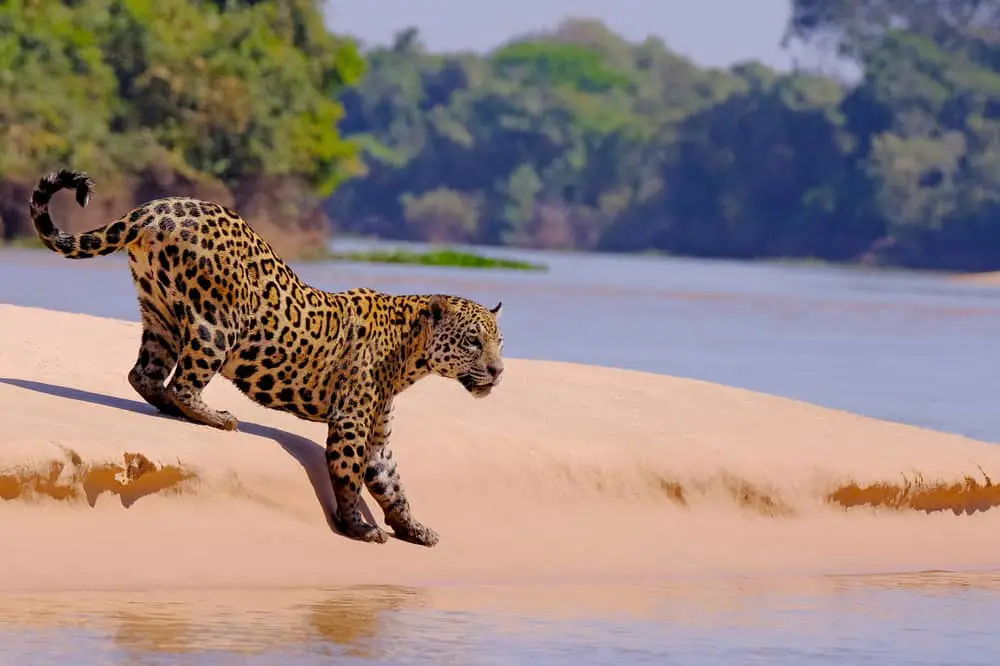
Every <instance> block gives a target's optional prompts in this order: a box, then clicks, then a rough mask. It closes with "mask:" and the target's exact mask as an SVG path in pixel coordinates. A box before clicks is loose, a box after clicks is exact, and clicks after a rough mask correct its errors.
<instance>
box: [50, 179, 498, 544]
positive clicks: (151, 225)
mask: <svg viewBox="0 0 1000 666" xmlns="http://www.w3.org/2000/svg"><path fill="white" fill-rule="evenodd" d="M92 187H93V184H92V182H91V181H90V179H89V178H88V177H87V175H86V174H84V173H81V172H78V171H68V170H63V171H59V172H56V173H51V174H49V175H47V176H45V177H44V178H42V179H41V180H40V181H39V183H38V185H37V187H36V188H35V191H34V193H33V194H32V197H31V203H30V207H31V215H32V219H33V221H34V226H35V230H36V231H37V233H38V236H39V237H40V238H41V240H42V242H43V243H44V244H45V246H46V247H48V248H49V249H51V250H53V251H55V252H59V253H61V254H62V255H64V256H66V257H68V258H71V259H86V258H89V257H95V256H99V255H107V254H111V253H113V252H115V251H118V250H121V249H125V250H126V251H127V252H128V261H129V268H130V271H131V274H132V279H133V281H134V282H135V286H136V291H137V293H138V298H139V309H140V314H141V318H142V339H141V344H140V347H139V352H138V357H137V359H136V362H135V365H134V366H133V367H132V369H131V370H130V371H129V373H128V380H129V383H130V384H131V385H132V387H133V388H134V389H135V390H136V392H138V393H139V395H141V396H142V397H143V399H144V400H146V401H147V402H148V403H150V404H151V405H153V406H155V407H156V408H157V409H159V410H160V411H161V412H164V413H166V414H169V415H173V416H175V417H179V418H186V419H188V420H190V421H193V422H195V423H199V424H204V425H208V426H212V427H215V428H220V429H223V430H235V429H236V427H237V420H236V418H235V417H234V416H233V415H232V414H230V413H228V412H224V411H216V410H215V409H212V408H211V407H209V406H208V405H206V404H205V403H204V402H203V401H202V397H201V395H202V391H203V389H204V388H205V386H206V385H207V384H208V382H209V381H210V380H211V379H212V378H213V377H215V375H216V374H221V375H222V376H223V377H225V378H227V379H228V380H230V381H231V382H233V384H235V385H236V387H237V388H238V389H239V390H240V391H241V392H242V393H243V394H245V395H246V396H248V397H249V398H250V399H251V400H253V401H254V402H256V403H258V404H260V405H263V406H265V407H268V408H270V409H277V410H281V411H285V412H290V413H292V414H295V415H296V416H298V417H300V418H303V419H306V420H309V421H322V422H325V423H327V424H328V435H327V440H326V458H327V464H328V467H329V471H330V480H331V483H332V485H333V491H334V495H335V496H336V498H337V509H336V515H335V516H334V521H335V524H336V525H337V527H338V529H339V530H340V531H341V532H343V533H344V534H346V535H348V536H350V537H353V538H355V539H360V540H363V541H369V542H378V543H384V542H385V541H386V539H387V534H386V532H384V531H383V530H382V529H380V528H379V527H378V526H377V525H371V524H369V523H367V522H365V520H364V519H363V517H362V515H361V511H360V492H361V489H362V487H367V488H368V491H369V492H370V493H371V495H372V496H373V497H374V499H375V500H376V501H377V502H378V504H379V505H380V507H381V508H382V511H383V513H384V515H385V522H386V524H387V525H388V526H389V527H390V528H392V530H393V531H394V532H395V534H396V535H397V536H398V537H400V538H401V539H404V540H407V541H410V542H413V543H418V544H423V545H427V546H432V545H434V544H435V543H437V541H438V536H437V534H435V532H434V531H433V530H431V529H429V528H427V527H425V526H424V525H422V524H421V523H419V522H418V521H417V520H416V519H414V517H413V515H412V513H411V510H410V505H409V502H408V501H407V499H406V493H405V491H404V489H403V485H402V482H401V481H400V477H399V472H398V470H397V468H396V463H395V462H394V461H393V459H392V448H391V446H390V443H389V436H390V432H391V417H392V409H393V401H394V400H395V398H396V396H397V395H399V393H400V392H402V391H403V390H405V389H406V388H408V387H409V386H411V385H412V384H413V383H414V382H416V381H418V380H419V379H421V378H423V377H425V376H427V375H429V374H431V373H435V374H438V375H441V376H444V377H448V378H453V379H456V380H458V381H459V382H460V383H461V384H462V386H463V387H465V389H467V390H468V392H469V393H471V394H472V395H473V396H476V397H485V396H487V395H489V394H490V392H491V391H492V390H493V388H494V387H496V386H497V385H498V384H499V382H500V378H501V375H502V373H503V359H502V349H503V336H502V334H501V332H500V330H499V327H498V324H497V320H498V317H499V315H500V309H501V304H500V303H497V305H496V307H494V308H492V309H487V308H486V307H484V306H482V305H480V304H478V303H476V302H474V301H471V300H468V299H465V298H460V297H457V296H450V295H444V294H417V295H402V296H394V295H389V294H383V293H379V292H376V291H373V290H371V289H352V290H350V291H346V292H336V293H331V292H326V291H322V290H320V289H316V288H314V287H311V286H309V285H307V284H305V283H304V282H302V280H300V279H299V277H298V276H296V274H295V273H294V272H293V271H292V269H291V268H290V267H289V266H288V265H286V264H285V262H284V261H282V260H281V259H280V258H279V257H278V256H277V255H276V254H275V253H274V251H273V250H272V249H271V247H270V246H269V245H268V244H267V243H266V242H265V241H264V240H263V239H262V238H261V237H260V236H258V235H257V234H256V233H255V232H254V231H253V230H252V229H251V228H250V227H249V226H248V225H247V224H246V222H244V220H243V219H242V218H241V217H240V216H239V215H237V214H236V213H235V212H233V211H232V210H229V209H228V208H226V207H224V206H220V205H219V204H216V203H212V202H208V201H200V200H196V199H190V198H180V197H172V198H163V199H157V200H154V201H150V202H149V203H146V204H144V205H141V206H138V207H136V208H135V209H133V210H131V211H129V212H128V213H126V214H125V215H123V216H122V217H120V218H118V219H117V220H114V221H112V222H111V223H109V224H108V225H106V226H104V227H100V228H98V229H94V230H91V231H88V232H85V233H81V234H77V235H74V234H68V233H65V232H63V231H60V230H59V229H57V228H56V226H55V225H54V223H53V222H52V218H51V217H50V216H49V201H50V199H51V198H52V196H53V195H54V194H55V193H56V192H58V191H59V190H61V189H64V188H69V189H74V190H75V191H76V200H77V202H78V203H79V204H80V205H81V206H86V205H87V202H88V200H89V198H90V194H91V191H92ZM171 373H173V375H172V377H171ZM168 378H169V380H168Z"/></svg>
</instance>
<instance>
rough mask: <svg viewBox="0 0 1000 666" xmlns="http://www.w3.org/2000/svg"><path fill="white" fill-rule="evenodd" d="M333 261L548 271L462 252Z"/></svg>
mask: <svg viewBox="0 0 1000 666" xmlns="http://www.w3.org/2000/svg"><path fill="white" fill-rule="evenodd" d="M330 258H332V259H336V260H340V261H362V262H374V263H382V264H411V265H417V266H450V267H455V268H507V269H512V270H519V271H544V270H548V267H547V266H545V265H544V264H538V263H534V262H530V261H521V260H519V259H502V258H496V257H484V256H482V255H478V254H472V253H470V252H460V251H458V250H452V249H449V248H443V249H440V250H432V251H430V252H408V251H406V250H381V251H375V252H340V253H333V254H332V255H331V257H330Z"/></svg>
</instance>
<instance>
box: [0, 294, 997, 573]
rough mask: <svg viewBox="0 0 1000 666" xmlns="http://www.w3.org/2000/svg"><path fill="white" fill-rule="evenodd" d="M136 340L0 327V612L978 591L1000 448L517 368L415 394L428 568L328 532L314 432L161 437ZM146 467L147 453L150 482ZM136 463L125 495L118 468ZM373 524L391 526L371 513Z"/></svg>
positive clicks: (40, 322) (276, 421) (85, 324)
mask: <svg viewBox="0 0 1000 666" xmlns="http://www.w3.org/2000/svg"><path fill="white" fill-rule="evenodd" d="M138 338H139V327H138V324H136V323H132V322H125V321H117V320H111V319H102V318H97V317H91V316H86V315H78V314H69V313H61V312H53V311H47V310H41V309H35V308H24V307H15V306H8V305H0V424H2V425H0V534H2V535H3V545H2V547H0V564H2V566H0V592H14V591H56V590H59V591H66V590H98V591H107V590H150V589H153V588H192V587H195V588H201V589H204V588H208V587H218V588H222V587H229V588H260V587H271V588H279V587H291V586H335V585H356V584H382V585H405V586H421V585H444V584H447V585H461V584H466V585H469V584H473V585H490V584H503V583H508V584H514V583H517V584H544V583H560V584H570V583H595V582H631V583H632V584H642V583H643V582H651V581H668V580H681V579H686V580H694V579H702V580H703V579H706V578H718V577H729V576H745V575H811V574H852V573H867V572H871V573H884V572H900V571H921V570H929V569H934V570H988V569H994V568H997V565H998V564H1000V510H997V511H993V510H989V509H990V507H993V506H995V505H997V504H1000V488H998V487H996V486H993V485H992V480H993V479H996V480H1000V447H997V446H996V445H995V444H990V443H986V442H979V441H975V440H971V439H968V438H965V437H961V436H957V435H951V434H945V433H939V432H934V431H930V430H926V429H920V428H916V427H910V426H906V425H901V424H896V423H889V422H884V421H879V420H875V419H871V418H867V417H862V416H857V415H853V414H848V413H844V412H839V411H835V410H830V409H825V408H821V407H817V406H814V405H809V404H805V403H801V402H796V401H793V400H787V399H783V398H777V397H773V396H768V395H763V394H759V393H754V392H750V391H746V390H741V389H735V388H730V387H725V386H719V385H715V384H710V383H706V382H700V381H694V380H689V379H679V378H674V377H668V376H662V375H655V374H647V373H640V372H633V371H624V370H616V369H609V368H599V367H589V366H582V365H575V364H566V363H555V362H543V361H533V360H525V359H508V363H507V372H506V375H505V380H504V383H503V384H502V385H501V386H500V387H499V388H498V389H497V391H495V392H494V394H493V395H491V396H490V397H488V398H487V399H484V400H475V399H473V398H471V397H470V396H468V395H467V394H466V393H465V391H464V390H463V389H462V388H461V387H460V386H459V385H458V384H457V383H456V382H450V381H447V380H444V379H441V378H437V377H432V378H429V379H426V380H424V381H422V382H420V383H418V384H417V385H416V386H414V387H413V388H411V389H410V390H409V391H407V392H406V393H404V394H403V395H402V396H400V398H399V399H398V401H397V408H396V419H395V427H394V434H393V442H394V447H395V450H396V457H397V459H398V460H399V465H400V472H401V474H402V478H403V481H404V483H405V484H406V487H407V491H408V494H409V497H410V499H411V502H412V504H413V508H414V511H415V513H416V515H417V516H418V518H419V519H421V520H422V521H424V522H425V523H427V524H428V525H430V526H432V527H434V528H435V529H436V530H437V531H438V532H439V533H440V534H441V542H440V543H439V544H438V545H437V546H436V547H435V548H423V547H419V546H415V545H412V544H408V543H404V542H401V541H398V540H394V539H393V540H390V542H389V543H387V544H384V545H375V544H365V543H359V542H355V541H352V540H349V539H347V538H345V537H343V536H341V535H339V534H337V533H336V532H335V531H333V530H332V529H331V527H330V525H329V523H328V521H327V515H328V514H329V512H330V511H331V510H332V508H333V506H334V501H333V497H332V492H331V491H330V488H329V480H328V477H327V475H326V470H325V465H324V458H323V449H322V448H321V446H320V443H321V442H322V441H323V439H324V435H325V428H324V427H323V426H322V425H321V424H315V423H307V422H304V421H300V420H298V419H296V418H295V417H293V416H290V415H286V414H280V413H277V412H272V411H270V410H267V409H265V408H263V407H259V406H257V405H255V404H253V403H251V402H250V401H249V400H248V399H246V398H244V397H243V396H241V395H240V394H239V393H238V392H237V391H236V390H235V388H234V387H233V386H232V385H231V384H229V383H228V382H227V381H226V380H224V379H223V378H221V377H220V378H217V379H216V380H214V381H213V382H212V383H211V384H210V385H209V387H208V389H207V390H206V394H205V397H206V400H207V401H208V402H209V403H210V404H212V405H213V406H215V407H217V408H221V409H228V410H230V411H231V412H233V413H234V414H235V415H236V416H237V417H238V418H239V419H240V420H241V426H240V428H241V430H240V431H238V432H222V431H216V430H213V429H210V428H207V427H204V426H198V425H194V424H191V423H188V422H184V421H179V420H175V419H171V418H168V417H164V416H159V415H157V414H155V412H154V410H153V408H152V407H150V406H148V405H147V404H146V403H144V402H142V401H141V399H140V398H139V397H138V396H137V395H136V394H135V393H134V392H133V390H132V389H131V387H130V386H129V385H128V382H127V380H126V377H125V375H126V372H127V371H128V369H129V368H130V367H131V365H132V363H133V360H134V356H135V353H136V348H137V344H138ZM135 454H140V457H136V456H135ZM127 459H128V460H131V461H132V462H133V463H136V462H137V461H144V462H143V464H141V465H138V466H136V467H135V468H134V469H133V470H132V473H131V474H129V473H128V472H126V471H125V469H124V467H125V462H126V460H127ZM368 506H370V507H372V508H373V510H374V513H375V516H376V517H377V518H378V519H379V521H380V522H381V514H380V512H379V511H378V507H377V505H375V503H374V502H373V501H371V500H370V498H369V499H368Z"/></svg>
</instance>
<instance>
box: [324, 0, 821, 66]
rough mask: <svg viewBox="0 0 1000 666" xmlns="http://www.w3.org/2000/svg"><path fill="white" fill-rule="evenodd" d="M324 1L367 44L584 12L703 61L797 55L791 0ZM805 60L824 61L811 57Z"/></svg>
mask: <svg viewBox="0 0 1000 666" xmlns="http://www.w3.org/2000/svg"><path fill="white" fill-rule="evenodd" d="M325 5H326V8H327V10H326V15H327V21H328V23H329V25H330V27H331V29H332V30H334V31H335V32H346V33H350V34H352V35H354V36H356V37H359V38H360V39H361V40H362V41H363V42H364V43H365V44H366V45H369V46H374V45H377V44H387V43H389V42H391V40H392V36H393V34H394V33H395V32H397V31H398V30H400V29H402V28H405V27H407V26H411V25H413V26H416V27H418V28H419V30H420V34H421V38H422V41H423V42H424V44H426V45H427V47H428V48H429V49H431V50H433V51H451V50H467V49H468V50H473V51H479V52H482V51H487V50H489V49H491V48H493V47H495V46H497V45H499V44H501V43H502V42H504V41H506V40H507V39H509V38H511V37H513V36H516V35H519V34H522V33H525V32H532V31H535V30H539V29H546V28H552V27H554V26H555V25H557V24H558V23H559V22H560V21H561V20H562V19H564V18H568V17H578V18H598V19H601V20H602V21H604V23H605V24H607V25H608V26H609V27H610V28H611V29H612V30H614V31H615V32H617V33H618V34H620V35H622V36H624V37H625V38H626V39H628V40H629V41H640V40H642V39H644V38H645V37H646V36H647V35H651V34H652V35H656V36H659V37H660V38H661V39H663V41H664V42H665V43H666V44H667V46H668V47H670V48H671V49H672V50H674V51H675V52H677V53H680V54H682V55H684V56H687V57H688V58H690V59H691V60H693V61H694V62H696V63H698V64H699V65H702V66H715V67H726V66H729V65H731V64H733V63H735V62H739V61H743V60H751V59H754V60H759V61H761V62H764V63H765V64H768V65H770V66H772V67H775V68H778V69H782V70H787V69H789V68H791V66H792V64H793V58H794V57H795V54H796V52H795V51H786V50H784V49H782V47H781V38H782V35H783V33H784V30H785V23H786V21H787V19H788V14H789V11H790V0H326V2H325ZM798 54H799V55H800V56H803V55H805V56H808V54H806V53H805V52H804V51H801V50H799V51H798ZM803 62H804V63H806V64H809V65H816V64H817V63H819V62H820V61H819V60H817V59H816V57H815V56H811V57H806V59H805V60H803Z"/></svg>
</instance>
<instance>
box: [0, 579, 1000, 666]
mask: <svg viewBox="0 0 1000 666" xmlns="http://www.w3.org/2000/svg"><path fill="white" fill-rule="evenodd" d="M0 601H2V603H0V609H2V610H0V623H2V624H0V641H2V645H3V648H4V649H3V655H2V660H3V663H11V664H13V663H32V664H56V663H65V660H66V659H67V658H70V659H72V661H73V663H78V664H83V665H90V664H118V663H151V664H152V663H157V664H180V663H184V664H217V663H243V664H278V663H281V664H314V663H317V664H318V663H331V662H332V663H338V664H341V663H346V664H350V663H380V664H470V665H471V664H484V665H485V664H529V663H546V664H567V665H570V664H595V665H596V664H611V663H622V664H704V665H706V666H711V665H714V664H719V665H720V666H721V665H723V664H749V663H767V664H788V665H790V666H792V665H797V664H806V665H812V664H816V665H818V664H885V663H892V664H900V665H902V664H913V665H918V664H920V665H922V664H928V665H929V664H943V663H951V664H955V663H961V664H983V665H986V664H992V663H995V661H996V655H997V653H998V650H1000V636H997V634H996V632H995V630H994V626H993V625H994V618H995V617H996V613H997V611H998V610H1000V574H965V575H963V574H944V573H926V574H910V575H901V576H854V577H825V578H814V579H799V580H781V579H776V580H731V581H714V582H688V583H676V584H673V585H670V586H664V585H628V586H617V587H613V588H605V587H570V588H560V587H551V588H545V587H537V588H504V587H472V588H397V587H358V588H343V589H331V590H257V591H246V590H242V591H241V590H229V591H223V590H220V591H199V592H193V591H172V592H165V591H163V592H161V591H150V592H146V593H142V594H136V593H118V594H116V593H89V594H87V593H72V594H71V593H62V594H54V595H34V596H30V595H22V596H16V597H4V598H2V599H0Z"/></svg>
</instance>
